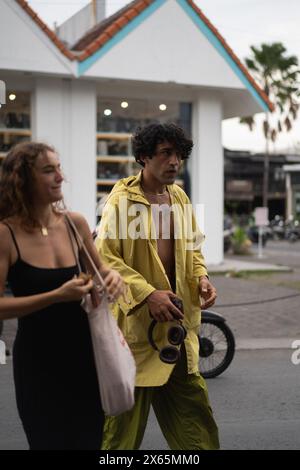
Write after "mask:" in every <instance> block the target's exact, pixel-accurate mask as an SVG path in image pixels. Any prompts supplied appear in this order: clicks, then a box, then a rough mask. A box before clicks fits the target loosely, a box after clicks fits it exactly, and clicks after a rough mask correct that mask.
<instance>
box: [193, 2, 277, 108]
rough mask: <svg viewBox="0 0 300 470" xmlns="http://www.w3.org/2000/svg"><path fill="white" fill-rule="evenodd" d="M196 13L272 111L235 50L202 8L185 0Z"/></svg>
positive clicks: (267, 99) (265, 97)
mask: <svg viewBox="0 0 300 470" xmlns="http://www.w3.org/2000/svg"><path fill="white" fill-rule="evenodd" d="M185 1H186V2H187V3H188V4H189V5H190V6H191V7H192V9H193V10H194V11H195V13H197V15H198V16H199V17H200V19H201V20H202V21H203V22H204V23H205V24H206V26H207V27H208V28H209V29H210V30H211V32H212V33H213V34H214V36H215V37H216V38H217V39H218V41H219V42H220V43H221V45H222V46H223V47H224V48H225V50H226V52H227V53H228V54H229V56H230V57H231V58H232V59H233V61H234V62H235V63H236V65H237V66H238V68H239V69H240V70H241V72H242V73H243V74H244V76H245V77H246V79H247V80H248V82H249V83H250V85H252V86H253V87H254V88H255V90H256V91H257V93H258V94H259V95H260V97H261V98H262V100H263V101H264V102H265V103H266V105H267V106H268V108H269V110H270V111H274V109H275V108H274V105H273V103H272V102H271V101H270V100H269V98H268V96H267V95H266V93H265V92H264V91H263V90H262V88H261V87H260V86H259V85H258V83H256V81H255V80H254V78H253V77H252V75H251V74H250V73H249V71H248V70H247V68H246V66H245V65H244V64H243V63H242V62H241V61H240V59H239V58H238V57H237V55H236V54H235V52H234V51H233V50H232V49H231V47H230V46H229V45H228V43H227V42H226V41H225V39H224V38H223V36H222V35H221V34H220V33H219V31H218V30H217V28H215V27H214V26H213V24H212V23H211V22H210V21H209V19H208V18H207V17H206V16H205V15H204V13H203V12H202V10H200V8H199V7H198V6H197V5H196V4H195V2H194V1H193V0H185Z"/></svg>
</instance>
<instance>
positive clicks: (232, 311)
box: [0, 241, 300, 449]
mask: <svg viewBox="0 0 300 470" xmlns="http://www.w3.org/2000/svg"><path fill="white" fill-rule="evenodd" d="M236 261H242V262H243V263H247V264H248V265H249V263H250V264H251V263H252V266H253V270H252V273H249V271H247V272H246V273H243V272H239V271H236V272H234V269H232V270H229V271H230V272H229V274H227V275H224V274H222V275H220V274H219V275H218V274H214V273H213V274H212V275H211V277H210V279H211V281H212V282H213V284H214V285H215V286H216V288H217V290H218V299H217V302H216V305H215V306H214V307H213V308H212V309H211V310H214V311H216V312H219V313H221V314H223V315H224V316H225V318H226V321H227V323H228V325H229V326H230V328H231V329H232V331H233V332H234V335H235V338H236V342H237V346H238V351H237V352H236V355H235V358H234V360H233V362H232V364H231V365H230V367H229V369H228V370H227V371H225V372H224V373H223V374H222V375H221V376H219V377H218V378H216V379H211V380H208V387H209V392H210V399H211V402H212V406H213V409H214V411H215V415H216V419H217V421H218V424H219V427H220V434H221V444H222V448H223V449H231V448H232V449H296V448H298V449H299V448H300V443H299V429H300V398H299V389H300V365H294V364H292V362H291V356H292V353H293V349H292V342H293V341H295V340H300V242H296V243H294V244H289V243H288V242H285V241H278V242H277V241H276V242H275V241H272V242H268V244H267V246H266V248H265V250H264V258H263V259H259V258H258V257H257V249H256V247H255V246H254V247H253V254H252V255H251V256H246V257H245V256H243V257H236V256H233V255H230V254H229V255H228V256H227V257H226V262H227V263H228V265H232V266H233V267H234V266H236V265H237V263H236ZM257 263H258V264H259V263H262V264H271V265H278V266H285V267H289V268H291V271H288V272H286V271H279V272H277V271H275V272H273V273H270V272H268V273H267V272H265V271H264V270H263V271H261V272H260V271H259V269H257ZM243 304H244V305H243ZM245 304H247V305H245ZM15 330H16V322H15V321H10V322H6V323H5V329H4V335H3V339H4V340H5V342H6V344H7V346H8V347H9V349H11V346H12V343H13V338H14V334H15ZM24 448H26V440H25V437H24V434H23V431H22V427H21V425H20V422H19V419H18V416H17V411H16V407H15V400H14V391H13V383H12V373H11V358H8V364H7V365H6V366H1V365H0V449H24ZM142 448H143V449H167V446H166V443H165V441H164V438H163V437H162V435H161V432H160V430H159V428H158V426H157V423H156V421H155V418H154V416H153V414H151V416H150V421H149V424H148V426H147V430H146V434H145V439H144V442H143V445H142Z"/></svg>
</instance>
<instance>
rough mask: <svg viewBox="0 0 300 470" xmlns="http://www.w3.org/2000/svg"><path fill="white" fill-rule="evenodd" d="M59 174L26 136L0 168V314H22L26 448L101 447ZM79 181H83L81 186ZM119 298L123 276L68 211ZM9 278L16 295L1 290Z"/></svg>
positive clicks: (55, 162)
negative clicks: (102, 258) (103, 258)
mask: <svg viewBox="0 0 300 470" xmlns="http://www.w3.org/2000/svg"><path fill="white" fill-rule="evenodd" d="M62 182H63V175H62V171H61V167H60V163H59V159H58V156H57V154H56V152H55V151H54V149H53V148H51V147H49V146H47V145H44V144H38V143H22V144H19V145H17V146H16V147H14V149H12V150H11V151H10V152H9V154H8V155H7V157H6V158H5V159H4V161H3V163H2V168H1V176H0V240H1V243H0V295H1V297H0V320H5V319H10V318H18V331H17V336H16V339H15V343H14V350H13V365H14V380H15V389H16V400H17V407H18V411H19V414H20V418H21V421H22V423H23V427H24V430H25V433H26V436H27V439H28V442H29V447H30V449H44V450H46V449H49V450H54V449H55V450H56V449H78V450H79V449H80V450H82V449H95V450H97V449H100V447H101V440H102V427H103V421H104V416H103V411H102V408H101V400H100V396H99V390H98V383H97V376H96V370H95V364H94V357H93V350H92V345H91V337H90V332H89V326H88V320H87V314H86V313H85V311H84V310H83V309H82V308H81V306H80V302H81V299H82V297H83V296H84V295H85V294H86V293H87V292H89V291H90V290H91V289H92V287H93V282H92V281H91V280H89V281H88V282H86V281H84V280H83V279H81V278H78V277H77V275H78V274H79V273H78V268H77V264H76V256H77V255H78V254H79V253H76V250H77V252H79V247H78V245H77V244H76V239H75V237H74V234H73V233H72V230H71V229H70V227H69V226H68V222H67V220H66V218H65V216H64V214H63V211H62V210H60V209H59V205H60V203H61V202H62V197H63V196H62V192H61V185H62ZM82 189H83V190H84V188H82ZM69 215H70V216H71V218H72V220H73V222H74V223H75V225H76V227H77V229H78V230H79V232H80V234H81V236H82V238H83V240H84V242H85V245H86V247H87V248H88V250H89V252H90V254H91V256H92V258H93V260H94V261H95V263H96V265H97V266H98V267H99V269H100V271H101V272H102V275H103V277H104V279H105V284H106V287H107V291H108V293H109V294H110V296H111V297H112V298H114V299H116V298H117V297H118V296H119V295H120V294H121V293H122V292H123V282H122V279H121V277H120V275H119V274H118V273H117V272H116V271H114V270H111V269H109V268H107V267H104V266H103V265H101V263H100V260H99V257H98V254H97V252H96V250H95V248H94V244H93V239H92V235H91V232H90V230H89V227H88V224H87V222H86V221H85V219H84V218H83V217H82V216H81V215H79V214H76V213H69ZM6 281H8V282H9V284H10V287H11V290H12V292H13V294H14V297H12V298H7V297H3V293H4V290H5V284H6Z"/></svg>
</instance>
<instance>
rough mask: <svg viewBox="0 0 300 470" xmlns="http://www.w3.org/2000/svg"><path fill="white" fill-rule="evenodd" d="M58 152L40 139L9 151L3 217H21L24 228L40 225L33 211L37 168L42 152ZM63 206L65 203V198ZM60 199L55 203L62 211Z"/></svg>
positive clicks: (1, 193) (1, 180) (0, 180)
mask: <svg viewBox="0 0 300 470" xmlns="http://www.w3.org/2000/svg"><path fill="white" fill-rule="evenodd" d="M49 151H50V152H55V150H54V148H53V147H51V146H50V145H47V144H43V143H39V142H22V143H20V144H17V145H15V146H14V147H13V148H12V149H11V150H10V151H9V153H8V154H7V156H6V157H5V159H4V160H3V162H2V165H1V168H0V221H1V220H4V219H7V218H10V217H17V218H18V219H19V221H20V223H21V225H22V226H23V227H24V228H27V229H30V228H35V227H39V226H40V224H39V222H38V221H37V220H36V219H35V218H34V214H33V213H32V207H33V201H34V180H35V177H34V172H33V168H34V165H35V162H36V160H37V158H38V157H39V156H40V155H46V154H47V152H49ZM60 202H61V203H62V207H63V206H64V204H63V201H60ZM59 206H60V204H59V203H55V204H53V208H54V210H55V211H59Z"/></svg>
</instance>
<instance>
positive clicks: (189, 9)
mask: <svg viewBox="0 0 300 470" xmlns="http://www.w3.org/2000/svg"><path fill="white" fill-rule="evenodd" d="M176 1H177V3H178V4H179V5H180V6H181V8H182V9H183V10H184V11H185V12H186V13H187V15H188V16H189V17H190V18H191V20H192V21H193V23H194V24H195V25H196V26H197V27H198V29H200V31H201V32H202V33H203V34H204V36H205V37H206V38H207V39H208V41H209V42H210V43H211V45H212V46H214V48H215V49H216V50H217V51H218V52H219V54H220V55H221V56H222V57H223V58H224V59H225V61H226V62H227V64H228V65H229V66H230V68H231V69H232V70H233V72H234V73H235V74H236V75H237V76H238V77H239V79H240V80H241V82H242V83H243V84H244V85H245V87H246V88H247V90H248V91H249V92H250V93H251V95H252V96H253V98H254V99H255V100H256V101H257V103H258V104H259V105H260V106H261V107H262V108H263V110H264V111H269V107H268V105H267V104H266V103H265V101H264V100H263V99H262V97H261V96H260V95H259V93H258V92H257V91H256V89H255V88H254V87H253V85H252V84H251V83H250V82H249V81H248V79H247V77H246V76H245V75H244V74H243V72H242V70H241V69H240V68H239V66H238V65H237V64H236V62H235V61H234V60H233V58H232V57H231V56H230V55H229V54H228V52H227V51H226V49H225V48H224V46H223V44H222V43H221V42H220V41H219V39H218V38H217V37H216V36H215V35H214V33H213V32H212V31H211V30H210V29H209V27H208V26H207V25H206V24H205V23H204V21H203V20H202V19H201V18H200V17H199V16H198V15H197V13H196V12H195V10H193V8H192V7H191V6H190V5H189V4H188V3H187V2H186V0H176Z"/></svg>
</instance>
